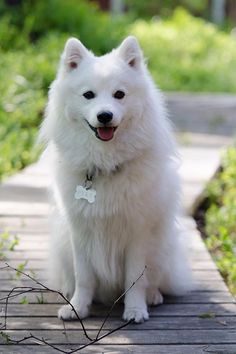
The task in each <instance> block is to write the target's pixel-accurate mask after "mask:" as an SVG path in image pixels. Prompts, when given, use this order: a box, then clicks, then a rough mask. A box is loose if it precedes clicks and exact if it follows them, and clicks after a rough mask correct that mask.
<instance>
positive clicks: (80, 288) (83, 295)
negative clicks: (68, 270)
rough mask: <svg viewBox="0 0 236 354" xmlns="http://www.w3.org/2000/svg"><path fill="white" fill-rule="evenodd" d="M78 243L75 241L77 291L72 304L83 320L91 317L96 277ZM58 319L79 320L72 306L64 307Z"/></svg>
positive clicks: (74, 255)
mask: <svg viewBox="0 0 236 354" xmlns="http://www.w3.org/2000/svg"><path fill="white" fill-rule="evenodd" d="M76 243H77V242H76V240H73V258H74V273H75V291H74V295H73V297H72V299H71V301H70V302H71V304H72V305H73V306H74V308H75V310H76V312H77V314H78V316H79V317H80V319H83V318H85V317H87V316H88V315H89V308H90V305H91V303H92V301H93V295H94V289H95V276H94V272H93V269H92V266H91V264H89V262H88V261H87V259H86V254H85V252H84V251H82V250H80V249H79V247H78V245H76ZM58 317H59V318H61V319H63V320H74V319H78V318H77V315H76V314H75V312H74V311H73V310H72V307H71V306H70V305H64V306H62V307H61V308H60V309H59V311H58Z"/></svg>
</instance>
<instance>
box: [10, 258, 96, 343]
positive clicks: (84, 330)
mask: <svg viewBox="0 0 236 354" xmlns="http://www.w3.org/2000/svg"><path fill="white" fill-rule="evenodd" d="M5 264H6V266H8V268H9V269H13V270H15V271H16V272H18V273H20V274H22V275H24V276H25V277H27V278H29V279H30V280H32V281H33V282H35V283H36V284H37V285H39V286H41V287H42V288H43V289H44V290H47V291H50V292H52V293H54V294H58V295H60V297H61V298H62V299H63V300H64V301H65V302H66V303H67V304H68V305H70V307H71V309H72V310H73V311H74V313H75V315H76V318H77V319H78V320H79V322H80V324H81V327H82V329H83V332H84V335H85V336H86V337H87V338H88V339H89V340H92V338H90V336H89V335H88V333H87V331H86V329H85V327H84V324H83V321H82V320H81V318H80V317H79V314H78V312H77V311H76V309H75V307H74V306H73V305H72V303H71V302H70V301H69V300H68V299H67V298H66V297H65V296H64V295H63V293H62V292H60V291H58V290H53V289H50V288H49V287H47V286H46V285H44V284H42V283H41V282H40V281H38V280H36V279H34V278H33V277H32V276H31V275H29V274H27V273H25V272H23V271H22V270H19V269H16V268H14V267H12V266H10V265H9V264H8V263H5ZM25 288H26V287H25ZM30 288H31V289H32V290H34V289H35V288H33V287H28V289H30ZM12 292H13V289H12V290H11V291H10V293H9V295H11V294H12ZM8 301H9V300H8V298H7V300H6V312H5V318H6V316H7V306H8Z"/></svg>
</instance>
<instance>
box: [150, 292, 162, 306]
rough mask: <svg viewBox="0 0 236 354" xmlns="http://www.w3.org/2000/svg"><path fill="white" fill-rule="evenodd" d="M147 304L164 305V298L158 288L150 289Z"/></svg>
mask: <svg viewBox="0 0 236 354" xmlns="http://www.w3.org/2000/svg"><path fill="white" fill-rule="evenodd" d="M147 304H148V305H149V306H157V305H161V304H163V296H162V295H161V293H160V291H159V290H158V289H157V288H149V289H148V291H147Z"/></svg>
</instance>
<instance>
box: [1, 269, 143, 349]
mask: <svg viewBox="0 0 236 354" xmlns="http://www.w3.org/2000/svg"><path fill="white" fill-rule="evenodd" d="M5 264H6V265H5V266H4V267H1V268H0V270H3V269H4V270H5V269H12V270H14V271H16V272H18V273H20V274H21V275H24V276H25V277H26V278H28V279H30V280H32V281H33V282H34V283H35V284H37V285H38V286H37V287H31V286H15V287H14V288H13V289H11V290H10V291H9V293H8V295H7V296H5V297H3V298H1V299H0V301H3V300H6V303H5V313H4V324H3V326H2V329H3V330H7V312H8V304H9V300H10V299H11V298H14V297H17V296H20V295H23V294H26V293H30V292H31V293H34V292H44V291H48V292H51V293H55V294H57V295H59V296H60V297H61V298H62V299H63V300H64V301H65V302H66V303H67V304H68V305H70V306H71V308H72V310H73V311H74V313H75V314H76V317H77V319H78V320H79V322H80V324H81V327H82V330H83V333H84V335H85V336H86V338H87V339H88V340H89V343H87V344H84V345H81V346H79V347H78V348H75V349H70V350H64V349H62V348H60V347H58V346H57V345H54V344H52V343H50V342H48V340H46V339H45V338H44V337H41V338H40V337H37V336H35V335H34V334H32V333H29V335H28V336H25V337H24V338H21V339H19V340H14V339H11V338H10V336H9V335H8V334H4V333H3V332H0V334H1V335H2V336H3V337H4V338H5V339H6V341H7V343H8V344H16V345H18V344H21V343H24V342H26V341H30V340H34V341H36V342H37V343H38V344H41V345H46V346H48V347H51V348H52V349H54V350H56V351H58V352H60V353H64V354H74V353H76V352H78V351H80V350H82V349H84V348H86V347H88V346H90V345H93V344H95V343H97V342H99V341H101V340H102V339H104V338H105V337H107V336H109V335H111V334H112V333H114V332H116V331H118V330H120V329H123V328H124V327H126V326H128V325H129V324H130V323H132V322H133V320H130V321H128V322H126V323H123V324H122V325H120V326H118V327H116V328H114V329H112V330H108V331H107V332H106V333H104V334H102V335H100V333H101V331H102V329H103V328H104V326H105V324H106V322H107V320H108V319H109V317H110V316H111V313H112V311H113V309H114V307H115V306H116V305H117V303H118V302H119V301H120V300H121V299H122V298H123V297H124V296H125V295H126V294H127V292H128V291H130V289H131V288H132V287H133V286H134V285H135V284H136V283H137V281H138V280H139V279H140V278H141V277H142V276H143V275H144V272H145V270H146V268H147V267H146V266H145V268H144V270H143V271H142V273H141V274H140V275H139V277H138V278H137V279H136V280H135V281H134V282H133V283H132V284H131V285H130V287H129V288H128V289H126V290H125V291H124V292H123V293H122V294H121V295H120V296H119V297H118V298H117V299H116V300H115V301H114V302H113V304H112V306H111V308H110V309H109V311H108V312H107V315H106V316H105V318H104V320H103V322H102V324H101V326H100V328H99V329H98V333H97V335H96V337H95V338H94V339H92V338H91V337H90V336H89V335H88V333H87V330H86V328H85V326H84V324H83V321H82V320H81V319H80V317H79V314H78V313H77V311H76V309H75V308H74V306H73V305H72V304H71V302H70V301H69V300H68V299H67V298H66V297H65V296H64V295H63V294H62V293H61V292H60V291H57V290H53V289H50V288H49V287H48V286H46V285H44V284H43V283H41V282H40V281H38V280H36V279H34V278H33V277H32V276H31V275H29V274H27V273H25V272H24V271H21V270H19V269H16V268H14V267H12V266H10V265H9V264H8V263H5ZM14 292H17V293H16V294H14ZM63 326H64V332H63V334H64V335H66V327H65V323H64V321H63ZM66 339H68V338H67V335H66Z"/></svg>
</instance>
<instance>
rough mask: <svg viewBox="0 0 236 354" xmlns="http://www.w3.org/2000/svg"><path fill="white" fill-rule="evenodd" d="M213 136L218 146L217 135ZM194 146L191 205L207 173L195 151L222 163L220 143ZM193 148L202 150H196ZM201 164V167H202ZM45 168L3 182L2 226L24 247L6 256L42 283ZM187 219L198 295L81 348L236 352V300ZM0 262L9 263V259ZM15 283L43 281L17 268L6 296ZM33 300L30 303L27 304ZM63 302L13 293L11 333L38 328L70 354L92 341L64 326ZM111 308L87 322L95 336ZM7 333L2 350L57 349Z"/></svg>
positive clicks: (2, 275)
mask: <svg viewBox="0 0 236 354" xmlns="http://www.w3.org/2000/svg"><path fill="white" fill-rule="evenodd" d="M195 139H196V136H195ZM198 139H199V136H198ZM193 140H194V139H193ZM207 141H208V144H210V145H211V143H210V139H208V140H207ZM194 146H196V140H194V142H193V144H192V146H189V145H188V146H182V149H181V152H182V154H183V160H184V161H183V162H184V164H183V168H182V170H181V174H182V177H183V179H184V188H185V189H184V191H185V194H186V195H185V197H186V198H185V204H186V205H187V206H188V208H189V207H190V206H191V204H192V203H193V198H196V188H198V189H199V185H201V186H202V183H203V182H204V179H206V178H208V175H207V176H203V175H201V173H200V172H199V174H200V175H201V176H202V179H201V181H200V182H199V181H196V180H195V179H194V178H196V172H195V170H194V168H193V166H192V165H191V163H192V156H194V157H195V158H196V161H198V163H200V162H199V161H200V160H201V161H202V162H201V163H204V157H205V159H208V158H209V156H211V157H212V163H213V161H214V163H216V159H215V160H214V156H216V155H214V153H213V150H214V147H215V145H214V144H212V146H210V150H209V151H210V152H209V151H208V153H206V150H205V149H204V150H202V151H200V150H201V149H200V150H199V151H198V154H202V156H201V158H200V159H199V158H198V157H199V156H200V155H197V152H196V150H194ZM189 149H190V150H189ZM191 149H192V150H191ZM217 149H218V147H217ZM194 151H195V155H192V153H193V152H194ZM214 151H215V150H214ZM217 151H218V150H217ZM217 153H218V152H217ZM209 154H210V155H209ZM211 154H212V155H211ZM207 161H208V160H207ZM205 162H206V160H205ZM196 163H197V162H196ZM188 164H189V165H188ZM188 166H189V167H188ZM211 166H212V168H215V167H214V166H213V165H211ZM195 168H197V169H198V170H199V171H201V166H198V167H196V166H195ZM45 170H46V168H45V166H44V165H43V164H42V163H38V164H36V165H33V166H30V167H29V168H27V169H26V170H25V171H23V172H21V173H20V174H18V175H16V176H14V177H12V178H10V179H9V180H8V181H7V182H6V183H5V184H3V185H2V186H1V187H0V231H7V232H8V233H9V235H11V236H9V237H11V238H13V236H14V235H17V236H18V237H19V244H18V245H16V246H15V248H14V250H13V251H8V252H6V253H5V255H6V256H7V259H8V260H7V262H8V263H9V264H10V265H11V266H12V267H16V268H17V267H19V265H21V266H22V268H23V269H24V271H25V272H27V273H29V274H30V275H33V276H34V277H35V278H36V279H37V280H40V281H42V282H44V281H45V279H46V259H47V254H48V249H47V247H48V236H49V225H48V220H47V215H48V211H49V208H48V203H47V194H46V186H47V183H48V180H47V175H46V173H45ZM190 170H191V171H192V173H191V171H190ZM207 173H208V174H209V173H210V172H209V171H208V172H207ZM193 186H195V187H196V188H195V187H193ZM191 193H192V194H191ZM182 222H183V223H184V225H185V227H186V230H187V232H186V242H187V244H188V245H189V254H190V261H191V265H192V269H193V274H194V290H193V291H192V292H191V294H188V295H186V296H183V297H177V298H171V297H168V298H165V302H164V304H163V305H161V306H159V307H156V308H152V309H151V310H150V320H149V321H148V322H145V323H143V324H140V325H134V324H130V325H128V326H127V327H125V328H123V329H121V330H118V331H116V332H114V333H111V334H109V335H108V336H106V337H104V338H103V339H101V340H100V341H99V342H98V343H97V344H93V345H90V346H88V347H86V348H85V349H83V350H80V351H78V352H79V353H113V354H115V353H116V354H117V353H135V354H136V353H137V354H141V353H148V354H150V353H153V354H155V353H157V354H198V353H215V354H220V353H222V354H223V353H225V354H236V304H235V300H234V299H233V297H232V296H231V295H230V293H229V291H228V289H227V287H226V285H225V284H224V282H223V280H222V278H221V276H220V274H219V272H218V271H217V269H216V266H215V264H214V263H213V261H212V259H211V257H210V255H209V253H208V252H207V250H206V248H205V246H204V244H203V242H202V240H201V237H200V235H199V233H198V231H197V230H196V226H195V222H194V221H193V219H192V218H191V217H189V216H185V217H183V219H182ZM0 263H1V266H2V267H3V266H4V262H0ZM14 286H32V287H36V286H37V284H35V283H34V282H32V281H30V280H29V279H28V278H26V277H24V276H20V277H17V274H16V272H15V271H13V270H12V269H2V270H1V271H0V298H1V299H2V298H4V297H5V296H7V294H8V293H9V291H10V290H11V289H12V288H13V287H14ZM26 298H27V299H28V300H27V301H28V303H25V302H26ZM0 302H1V306H0V313H1V317H0V323H1V326H2V325H4V321H5V317H4V313H5V301H4V300H1V301H0ZM62 302H63V301H62V299H60V298H59V297H58V295H56V294H52V293H49V292H47V291H45V292H44V293H43V296H42V295H40V293H39V292H38V293H30V294H28V295H20V296H19V297H14V298H12V299H11V300H10V302H9V306H8V311H7V331H3V333H6V334H7V335H9V336H10V338H11V339H13V340H17V341H19V340H21V339H23V338H25V337H28V336H29V334H30V333H32V334H33V335H34V336H36V337H39V338H42V337H43V338H44V339H45V340H47V341H48V343H50V344H52V345H55V346H57V347H58V348H60V350H64V351H65V352H66V351H68V352H69V351H70V350H72V349H76V348H80V346H82V345H85V344H88V343H89V340H88V339H87V338H86V336H85V335H84V332H83V331H82V327H81V325H80V323H79V322H70V323H66V324H65V326H66V328H65V327H64V325H63V322H62V321H60V320H58V319H57V310H58V308H59V307H60V306H61V303H62ZM107 311H108V309H107V308H104V307H100V306H97V307H94V308H93V310H92V317H91V318H89V319H86V320H84V326H85V328H86V331H87V332H88V335H89V336H90V337H91V338H95V337H96V335H97V333H98V330H99V328H100V327H101V324H102V322H103V319H104V317H105V316H106V314H107ZM121 314H122V306H121V305H118V306H117V307H115V309H114V311H113V312H112V313H111V315H110V316H109V319H108V321H107V322H106V324H105V326H104V328H103V330H102V332H101V333H100V335H103V334H105V333H107V332H108V331H112V330H114V329H116V328H118V327H119V326H121V325H122V324H123V322H122V321H121ZM0 331H1V330H0ZM3 336H4V334H3V335H0V353H4V354H5V353H6V354H15V353H16V354H29V353H36V354H39V353H42V354H44V353H50V354H51V353H57V351H56V350H54V349H53V348H51V347H49V346H43V345H39V344H38V342H37V341H36V340H35V339H33V338H30V339H28V340H25V341H23V342H21V343H20V344H15V345H12V344H7V343H6V338H4V337H3Z"/></svg>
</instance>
